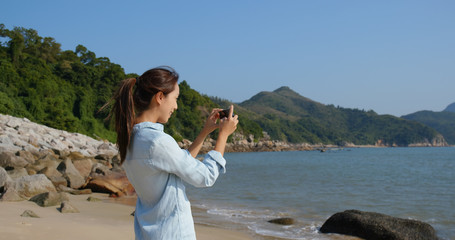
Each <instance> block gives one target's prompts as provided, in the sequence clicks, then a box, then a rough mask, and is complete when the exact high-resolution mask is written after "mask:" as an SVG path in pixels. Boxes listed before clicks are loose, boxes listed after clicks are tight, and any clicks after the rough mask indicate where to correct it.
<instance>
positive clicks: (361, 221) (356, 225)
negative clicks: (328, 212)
mask: <svg viewBox="0 0 455 240" xmlns="http://www.w3.org/2000/svg"><path fill="white" fill-rule="evenodd" d="M320 231H321V232H322V233H338V234H345V235H351V236H356V237H360V238H364V239H371V240H380V239H388V240H437V239H438V238H437V236H436V233H435V230H434V229H433V227H432V226H431V225H429V224H427V223H424V222H420V221H416V220H410V219H402V218H396V217H391V216H388V215H384V214H380V213H374V212H362V211H358V210H346V211H344V212H339V213H336V214H334V215H332V216H331V217H330V218H329V219H328V220H327V221H326V222H325V223H324V224H323V225H322V227H321V229H320Z"/></svg>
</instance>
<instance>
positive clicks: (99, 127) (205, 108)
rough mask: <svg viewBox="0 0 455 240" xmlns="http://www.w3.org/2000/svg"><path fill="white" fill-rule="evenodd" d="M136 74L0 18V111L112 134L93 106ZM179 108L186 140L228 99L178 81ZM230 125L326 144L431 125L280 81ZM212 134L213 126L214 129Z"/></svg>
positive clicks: (401, 138)
mask: <svg viewBox="0 0 455 240" xmlns="http://www.w3.org/2000/svg"><path fill="white" fill-rule="evenodd" d="M136 76H137V74H134V73H131V74H127V73H125V71H124V69H123V68H122V67H121V66H120V65H118V64H116V63H113V62H111V61H110V60H109V58H107V57H97V56H96V54H95V53H94V52H91V51H89V50H88V49H87V48H86V47H84V46H82V45H78V46H77V47H76V49H75V50H74V51H72V50H61V48H60V44H59V43H57V42H56V41H55V40H54V39H53V38H51V37H41V36H39V35H38V33H37V32H36V31H35V30H33V29H25V28H20V27H16V28H14V29H12V30H10V29H6V28H5V26H4V25H3V24H0V113H2V114H8V115H12V116H16V117H26V118H28V119H30V120H31V121H34V122H37V123H41V124H45V125H47V126H50V127H53V128H57V129H62V130H66V131H70V132H79V133H83V134H86V135H88V136H91V137H96V138H103V139H108V140H110V141H112V142H115V138H116V135H115V132H114V131H113V126H112V123H111V122H109V121H105V120H104V119H105V118H106V117H107V116H108V111H104V112H98V109H99V108H100V107H101V106H103V105H104V104H105V103H106V102H107V101H108V100H109V99H110V97H111V96H112V93H113V91H114V89H115V88H116V87H117V85H118V83H119V82H120V81H121V80H123V79H125V78H127V77H136ZM178 104H179V108H178V110H177V111H176V112H175V115H176V116H175V117H172V118H171V119H170V120H169V123H168V124H167V126H166V128H165V130H166V131H167V132H168V133H169V134H171V135H172V136H173V137H174V138H176V139H177V140H182V139H184V138H186V139H190V140H193V139H194V138H195V137H196V134H198V132H199V131H200V129H201V128H202V126H203V123H204V120H205V118H206V117H207V115H208V113H209V111H210V109H212V108H214V107H219V106H221V107H222V108H225V107H227V106H228V105H229V104H230V103H229V102H228V101H226V100H222V99H219V98H216V97H212V98H209V97H208V96H203V95H201V94H199V93H198V92H197V91H195V90H194V89H191V87H190V85H189V84H188V83H187V82H186V81H181V83H180V97H179V100H178ZM235 111H236V113H237V114H238V115H239V118H240V123H239V127H238V131H237V132H238V133H240V134H243V135H244V136H247V137H248V138H249V139H251V137H254V139H255V140H258V139H259V138H261V137H262V136H263V131H266V132H267V133H268V134H269V135H270V136H271V137H272V139H273V140H282V141H288V142H294V143H299V142H309V143H326V144H340V145H342V144H345V143H346V142H352V143H355V144H375V143H377V142H378V141H379V142H382V143H384V144H387V145H393V144H396V145H400V146H406V145H408V144H411V143H421V142H425V141H430V142H431V141H432V140H433V139H435V138H436V137H437V135H438V133H437V132H436V131H435V130H433V129H431V128H429V127H426V126H423V125H422V124H420V123H417V122H413V121H408V120H404V119H400V118H396V117H393V116H388V115H382V116H380V115H377V114H376V113H375V112H373V111H368V112H365V111H362V110H357V109H345V108H340V107H335V106H333V105H324V104H321V103H318V102H315V101H313V100H311V99H308V98H305V97H303V96H300V95H299V94H298V93H296V92H294V91H292V90H291V89H290V88H288V87H282V88H279V89H277V90H276V91H274V92H261V93H259V94H257V95H255V96H254V97H252V98H251V99H250V100H248V101H245V102H243V103H240V104H237V105H236V108H235ZM214 134H216V133H214Z"/></svg>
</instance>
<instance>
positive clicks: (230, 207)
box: [187, 147, 455, 240]
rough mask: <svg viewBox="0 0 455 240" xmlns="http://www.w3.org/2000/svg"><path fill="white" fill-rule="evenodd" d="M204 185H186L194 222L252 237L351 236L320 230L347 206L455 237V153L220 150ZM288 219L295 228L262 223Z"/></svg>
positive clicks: (426, 150)
mask: <svg viewBox="0 0 455 240" xmlns="http://www.w3.org/2000/svg"><path fill="white" fill-rule="evenodd" d="M225 158H226V160H227V166H226V168H227V172H226V174H224V175H221V176H220V177H219V178H218V180H217V182H216V183H215V185H214V186H213V187H211V188H203V189H198V188H194V187H191V186H187V194H188V197H189V199H190V201H191V202H192V205H193V215H194V218H195V222H197V223H201V224H207V225H212V226H217V227H224V228H230V229H237V230H243V231H248V232H249V233H251V234H252V235H253V236H255V238H257V239H352V238H348V237H345V236H341V235H337V234H329V235H326V234H322V233H320V232H319V228H320V227H321V226H322V224H323V223H324V221H325V220H327V219H328V218H329V217H330V216H331V215H333V214H334V213H336V212H341V211H344V210H348V209H357V210H361V211H370V212H378V213H383V214H387V215H391V216H394V217H400V218H405V219H415V220H420V221H423V222H426V223H429V224H430V225H432V226H433V228H435V230H436V232H437V235H438V236H439V237H440V238H441V239H447V240H452V239H455V148H454V147H446V148H345V149H330V150H327V151H325V152H320V151H303V152H300V151H296V152H261V153H226V154H225ZM280 217H291V218H294V219H295V221H296V222H295V224H293V225H291V226H280V225H275V224H271V223H268V222H267V221H268V220H270V219H274V218H280Z"/></svg>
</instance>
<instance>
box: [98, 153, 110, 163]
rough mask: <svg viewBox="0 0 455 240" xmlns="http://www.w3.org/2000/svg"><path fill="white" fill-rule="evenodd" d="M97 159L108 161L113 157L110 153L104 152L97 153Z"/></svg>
mask: <svg viewBox="0 0 455 240" xmlns="http://www.w3.org/2000/svg"><path fill="white" fill-rule="evenodd" d="M95 159H96V160H101V161H108V162H109V160H110V159H111V156H109V155H108V154H104V153H102V154H98V155H96V156H95Z"/></svg>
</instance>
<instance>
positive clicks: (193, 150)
mask: <svg viewBox="0 0 455 240" xmlns="http://www.w3.org/2000/svg"><path fill="white" fill-rule="evenodd" d="M209 133H210V132H207V131H206V130H205V129H202V131H201V132H200V133H199V135H198V136H197V137H196V139H194V142H193V143H192V144H191V146H190V147H189V148H188V152H190V154H191V156H193V157H196V156H197V155H198V153H199V151H200V150H201V148H202V145H203V144H204V140H205V138H206V137H207V136H208V135H209Z"/></svg>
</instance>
